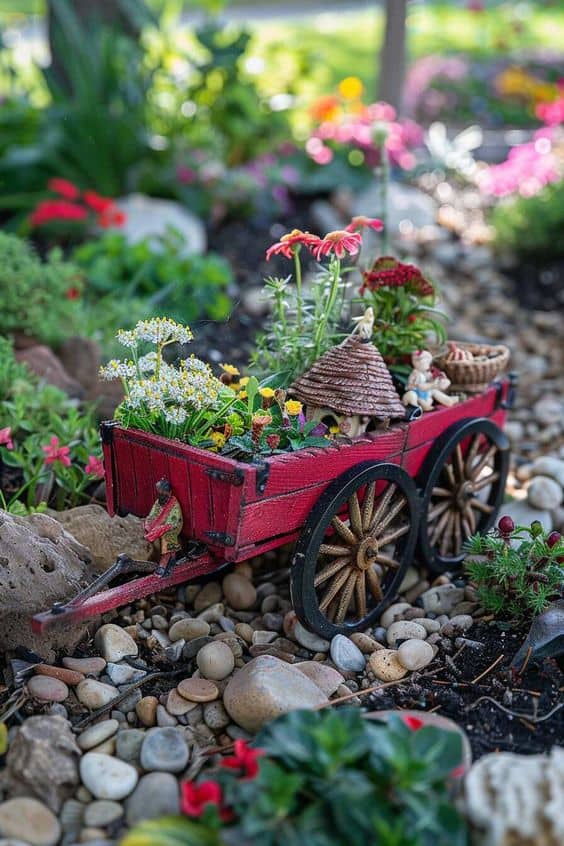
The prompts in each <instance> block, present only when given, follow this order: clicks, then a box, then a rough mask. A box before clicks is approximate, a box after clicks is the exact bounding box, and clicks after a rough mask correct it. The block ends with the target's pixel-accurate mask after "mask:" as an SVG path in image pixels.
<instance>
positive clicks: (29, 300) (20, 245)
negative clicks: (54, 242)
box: [0, 232, 81, 344]
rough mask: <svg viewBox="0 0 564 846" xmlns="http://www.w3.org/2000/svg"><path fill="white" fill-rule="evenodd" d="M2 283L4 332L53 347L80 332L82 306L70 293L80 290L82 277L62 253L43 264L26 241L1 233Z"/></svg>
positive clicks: (56, 252) (52, 255)
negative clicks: (52, 345)
mask: <svg viewBox="0 0 564 846" xmlns="http://www.w3.org/2000/svg"><path fill="white" fill-rule="evenodd" d="M0 280H1V281H0V287H1V288H2V329H3V331H4V332H7V333H11V332H23V333H24V334H26V335H33V336H34V337H36V338H39V340H41V341H45V342H46V343H50V344H53V343H57V342H58V341H61V340H62V339H63V338H65V337H67V336H68V335H71V334H72V333H73V332H75V333H78V330H79V326H78V321H79V317H80V305H79V304H78V303H77V302H76V300H74V299H72V298H69V292H76V293H78V292H79V291H80V288H81V281H80V276H79V273H78V271H77V268H76V267H75V266H74V265H73V264H70V263H68V262H65V261H63V259H62V255H61V252H60V251H59V250H52V251H51V252H50V253H49V254H48V255H47V257H46V259H45V261H41V259H40V258H39V256H37V255H36V254H35V252H34V251H33V249H32V247H31V246H30V245H29V244H28V243H27V242H26V241H23V240H22V239H21V238H18V237H17V236H16V235H8V234H6V233H4V232H0Z"/></svg>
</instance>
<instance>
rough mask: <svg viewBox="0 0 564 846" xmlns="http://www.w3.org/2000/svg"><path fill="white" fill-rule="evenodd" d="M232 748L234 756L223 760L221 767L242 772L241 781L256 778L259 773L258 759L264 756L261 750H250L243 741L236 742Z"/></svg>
mask: <svg viewBox="0 0 564 846" xmlns="http://www.w3.org/2000/svg"><path fill="white" fill-rule="evenodd" d="M233 748H234V750H235V754H234V755H231V756H228V757H227V758H224V759H223V761H222V762H221V766H222V767H226V768H227V769H231V770H242V771H243V780H250V779H253V778H256V776H257V774H258V771H259V765H258V759H259V758H260V757H261V755H264V752H263V750H262V749H251V747H250V746H249V745H248V743H247V742H246V741H245V740H236V741H235V743H234V745H233Z"/></svg>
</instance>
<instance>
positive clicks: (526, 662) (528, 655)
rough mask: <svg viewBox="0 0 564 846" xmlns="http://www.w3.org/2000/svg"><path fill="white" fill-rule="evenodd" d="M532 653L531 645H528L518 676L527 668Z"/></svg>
mask: <svg viewBox="0 0 564 846" xmlns="http://www.w3.org/2000/svg"><path fill="white" fill-rule="evenodd" d="M532 654H533V647H532V646H529V648H528V649H527V654H526V655H525V660H524V661H523V666H522V667H521V669H520V670H519V673H518V674H519V675H520V676H522V675H523V673H524V672H525V670H526V669H527V665H528V663H529V661H530V660H531V655H532Z"/></svg>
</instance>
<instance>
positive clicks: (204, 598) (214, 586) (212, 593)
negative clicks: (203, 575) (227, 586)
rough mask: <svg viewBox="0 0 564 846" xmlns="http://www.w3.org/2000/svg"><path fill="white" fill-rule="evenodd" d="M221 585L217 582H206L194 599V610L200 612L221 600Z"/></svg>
mask: <svg viewBox="0 0 564 846" xmlns="http://www.w3.org/2000/svg"><path fill="white" fill-rule="evenodd" d="M221 597H222V593H221V585H220V584H219V582H208V583H207V585H204V586H203V588H202V589H201V591H200V592H199V593H198V594H197V595H196V597H195V599H194V611H196V613H200V611H204V610H205V609H206V608H209V607H210V606H211V605H215V604H216V603H218V602H219V601H220V600H221Z"/></svg>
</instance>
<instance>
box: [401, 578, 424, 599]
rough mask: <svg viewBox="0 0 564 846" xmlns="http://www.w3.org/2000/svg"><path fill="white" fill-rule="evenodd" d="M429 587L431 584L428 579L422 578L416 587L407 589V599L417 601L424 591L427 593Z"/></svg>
mask: <svg viewBox="0 0 564 846" xmlns="http://www.w3.org/2000/svg"><path fill="white" fill-rule="evenodd" d="M429 587H430V585H429V582H428V581H427V579H422V580H421V581H420V582H418V583H417V584H416V585H415V587H412V588H411V590H406V592H405V601H406V602H411V603H413V602H415V600H416V599H418V598H419V597H420V596H421V594H422V593H425V591H426V590H429Z"/></svg>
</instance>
